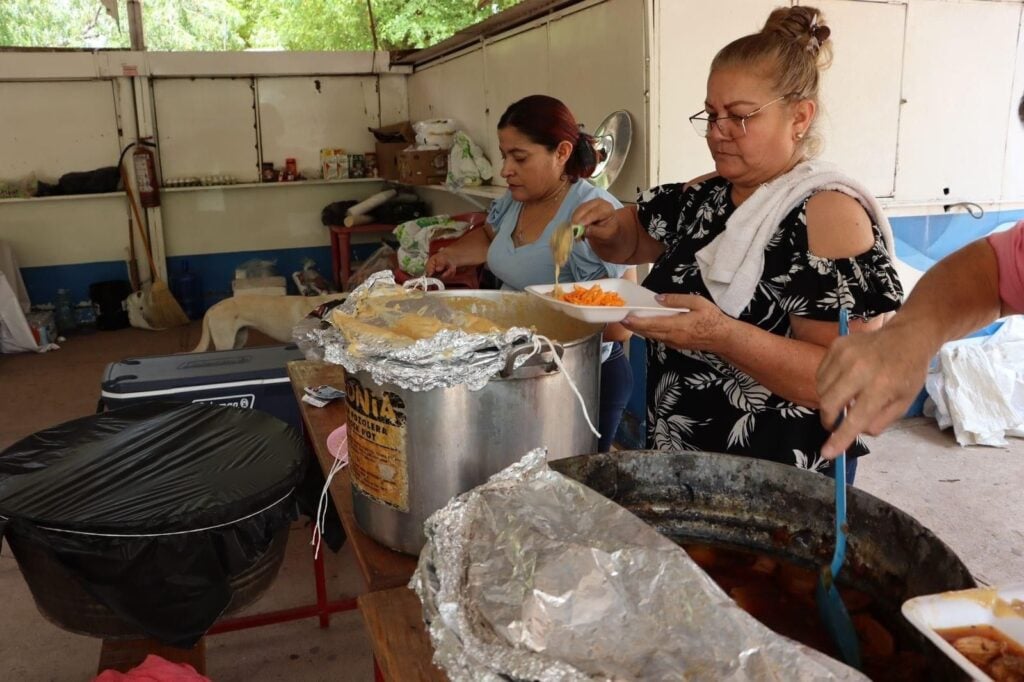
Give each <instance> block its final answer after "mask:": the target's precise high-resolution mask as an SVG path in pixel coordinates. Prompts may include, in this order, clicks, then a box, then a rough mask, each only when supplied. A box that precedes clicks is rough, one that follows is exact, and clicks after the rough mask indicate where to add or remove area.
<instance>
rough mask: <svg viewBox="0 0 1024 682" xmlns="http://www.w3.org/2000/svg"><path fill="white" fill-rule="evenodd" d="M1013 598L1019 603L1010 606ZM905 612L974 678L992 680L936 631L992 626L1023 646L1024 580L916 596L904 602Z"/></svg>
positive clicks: (911, 620) (906, 615)
mask: <svg viewBox="0 0 1024 682" xmlns="http://www.w3.org/2000/svg"><path fill="white" fill-rule="evenodd" d="M1014 600H1017V601H1018V602H1020V603H1019V604H1018V605H1016V606H1015V607H1011V606H1010V605H1011V604H1013V602H1014ZM903 615H904V616H905V617H906V619H907V620H909V621H910V622H911V623H913V625H914V627H916V628H917V629H918V630H920V631H921V632H922V633H924V635H925V636H926V637H927V638H928V639H930V640H931V641H932V642H933V643H934V644H935V646H937V647H938V648H939V649H940V650H942V652H943V653H944V654H946V655H947V656H949V657H950V658H951V659H953V660H954V661H956V663H957V665H959V666H960V667H961V668H963V669H964V670H965V671H967V673H968V674H969V675H970V676H971V678H972V679H975V680H988V681H991V679H992V678H991V677H989V676H988V675H986V674H985V673H983V672H982V671H981V669H980V668H978V667H977V666H976V665H974V664H973V663H971V662H970V661H969V660H967V658H966V657H965V656H963V654H961V653H960V652H958V651H957V650H956V649H954V648H953V645H952V644H950V643H949V642H947V641H946V640H944V639H943V638H942V637H941V636H940V635H939V634H938V633H937V632H936V630H945V629H947V628H962V627H968V626H970V625H990V626H992V627H994V628H996V629H997V630H999V631H1000V632H1002V633H1003V634H1004V635H1006V636H1007V637H1009V638H1010V639H1012V640H1014V641H1015V642H1016V643H1017V644H1019V645H1020V646H1022V647H1024V583H1016V584H1013V585H1007V586H1006V587H980V588H976V589H973V590H960V591H958V592H942V593H940V594H929V595H925V596H922V597H914V598H913V599H908V600H907V601H906V602H904V603H903Z"/></svg>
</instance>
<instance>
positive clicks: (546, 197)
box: [426, 95, 636, 452]
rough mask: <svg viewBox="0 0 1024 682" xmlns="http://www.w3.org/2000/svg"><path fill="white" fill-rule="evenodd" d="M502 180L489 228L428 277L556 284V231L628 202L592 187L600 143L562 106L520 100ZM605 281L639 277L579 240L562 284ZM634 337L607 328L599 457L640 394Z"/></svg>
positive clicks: (509, 128)
mask: <svg viewBox="0 0 1024 682" xmlns="http://www.w3.org/2000/svg"><path fill="white" fill-rule="evenodd" d="M498 142H499V147H500V149H501V158H502V167H501V177H502V178H504V180H505V182H506V183H507V184H508V192H506V193H505V195H504V196H503V197H501V198H500V199H498V200H497V201H495V202H494V203H493V204H492V206H491V209H490V211H489V213H488V215H487V223H486V224H485V225H484V226H483V227H482V228H481V229H478V230H473V231H472V232H470V233H468V234H467V235H466V236H465V237H463V238H462V239H460V240H459V241H457V242H456V243H454V244H452V245H451V246H449V247H448V248H446V249H442V250H441V251H440V252H439V253H437V254H435V255H433V256H431V257H430V258H429V259H428V260H427V265H426V272H427V274H428V275H433V274H436V273H441V274H442V275H443V276H447V275H451V274H454V272H455V269H456V268H459V267H464V266H472V265H481V264H483V263H487V266H488V268H490V270H491V272H493V273H494V274H495V276H496V277H497V278H498V279H499V280H501V283H502V287H503V288H506V289H515V290H521V289H524V288H525V287H527V286H529V285H531V284H550V283H551V281H552V280H553V279H554V274H555V263H554V260H553V258H552V255H551V247H550V246H549V241H550V238H551V233H552V232H553V231H554V229H555V227H556V226H557V225H558V224H559V223H562V222H565V221H567V220H569V218H570V216H572V213H573V211H574V210H576V207H577V206H579V205H580V204H581V203H583V202H585V201H589V200H591V199H604V200H605V201H608V202H609V203H611V204H613V205H615V206H621V205H622V204H621V203H620V202H619V201H618V199H616V198H615V197H614V196H612V195H611V194H610V193H608V192H607V191H605V190H603V189H600V188H598V187H595V186H594V185H592V184H590V183H589V182H588V181H587V180H586V178H588V177H590V176H591V175H592V174H593V172H594V168H595V166H596V165H597V155H596V152H595V149H594V138H593V137H591V136H590V135H587V134H586V133H583V132H580V129H579V125H578V124H577V123H576V118H575V117H574V116H573V115H572V112H570V111H569V109H568V107H566V106H565V104H563V103H562V102H561V101H559V100H557V99H555V98H554V97H548V96H546V95H531V96H529V97H526V98H524V99H521V100H519V101H518V102H515V103H514V104H512V105H511V106H509V108H508V109H506V110H505V113H504V114H502V116H501V119H499V121H498ZM605 277H626V278H627V279H631V280H633V281H635V280H636V273H635V271H634V270H632V269H627V268H626V267H624V266H621V265H614V264H612V263H606V262H604V261H603V260H601V259H600V258H598V257H597V255H596V254H595V253H594V252H593V250H591V248H590V246H589V245H588V244H587V243H586V242H577V243H576V244H575V245H574V246H573V250H572V253H571V254H570V256H569V262H568V263H567V264H566V266H565V267H564V268H563V269H562V271H561V274H560V276H559V280H560V281H562V282H582V281H590V280H595V279H603V278H605ZM629 335H630V334H629V332H628V331H627V330H626V329H625V328H624V327H622V326H621V325H618V324H611V325H608V327H607V328H606V329H605V332H604V341H605V343H604V344H603V346H602V353H601V358H602V363H601V407H600V423H599V426H598V430H599V431H600V432H601V440H600V443H599V451H601V452H606V451H607V450H609V449H610V448H611V444H612V439H613V438H614V436H615V431H616V430H617V429H618V426H619V421H620V420H621V419H622V412H623V410H624V409H625V407H626V402H627V401H628V400H629V395H630V393H631V392H632V389H633V373H632V371H631V370H630V367H629V360H628V359H627V358H626V355H625V353H624V352H623V350H622V343H623V342H624V341H626V340H628V339H629Z"/></svg>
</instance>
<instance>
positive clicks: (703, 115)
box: [690, 93, 793, 139]
mask: <svg viewBox="0 0 1024 682" xmlns="http://www.w3.org/2000/svg"><path fill="white" fill-rule="evenodd" d="M792 96H793V93H790V94H788V95H783V96H782V97H776V98H775V99H773V100H772V101H771V102H768V103H767V104H762V105H761V106H759V107H758V108H757V109H754V110H753V111H751V112H750V113H749V114H746V115H744V116H715V115H713V114H709V113H708V112H706V111H698V112H697V113H696V114H694V115H693V116H691V117H690V123H692V124H693V129H694V130H696V131H697V134H698V135H700V136H701V137H707V136H708V135H710V134H711V125H712V124H714V125H715V126H716V127H717V128H718V132H720V133H722V134H723V135H725V136H726V137H728V138H729V139H736V138H738V137H743V136H744V135H746V134H747V119H749V118H751V117H753V116H757V115H758V114H760V113H761V112H762V111H764V110H765V109H767V108H768V107H770V106H771V105H773V104H775V103H776V102H781V101H782V100H784V99H786V98H787V97H792Z"/></svg>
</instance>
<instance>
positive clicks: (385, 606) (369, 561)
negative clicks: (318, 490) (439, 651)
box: [288, 360, 447, 682]
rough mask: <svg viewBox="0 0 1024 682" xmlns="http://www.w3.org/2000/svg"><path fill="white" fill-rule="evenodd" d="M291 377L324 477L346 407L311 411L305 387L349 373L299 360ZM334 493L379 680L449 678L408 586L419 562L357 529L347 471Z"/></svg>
mask: <svg viewBox="0 0 1024 682" xmlns="http://www.w3.org/2000/svg"><path fill="white" fill-rule="evenodd" d="M288 376H289V378H290V379H291V382H292V390H293V391H294V393H295V399H296V400H297V401H298V402H299V411H300V412H301V414H302V423H303V426H304V427H305V429H306V435H307V437H308V438H309V441H310V443H311V444H312V446H313V451H314V452H315V453H316V458H317V460H318V461H319V462H320V467H321V468H322V469H323V470H324V473H325V475H326V473H327V472H328V471H329V470H330V468H331V464H332V463H333V462H334V456H333V455H332V454H331V453H330V451H328V449H327V436H328V435H330V433H331V432H332V431H334V430H335V429H336V428H338V427H339V426H341V425H342V424H344V423H345V416H346V408H345V403H344V402H343V401H337V400H336V401H334V402H332V403H330V404H329V405H327V406H326V407H313V406H312V405H310V404H308V403H304V402H302V394H303V388H304V387H306V386H319V385H320V384H329V385H331V386H334V387H336V388H341V389H343V388H344V386H345V370H344V369H343V368H342V367H340V366H338V365H330V364H326V363H321V362H310V361H305V360H301V361H296V362H289V363H288ZM330 493H331V499H333V500H334V505H335V507H337V509H338V515H339V516H340V517H341V525H342V526H343V527H344V528H345V534H346V535H347V536H348V541H349V542H350V543H351V544H352V550H353V553H354V554H355V556H356V563H358V565H359V570H360V572H361V573H362V575H363V579H364V580H365V581H366V589H367V594H364V595H362V596H360V597H359V598H358V600H357V601H358V603H359V608H360V611H361V613H362V614H363V619H364V620H365V621H366V627H367V630H368V631H369V633H370V639H371V643H372V645H373V653H374V660H375V662H376V663H377V664H378V666H379V667H378V668H377V671H376V672H377V676H378V677H377V679H381V680H402V681H403V682H404V681H405V680H423V681H425V682H433V681H434V680H446V679H447V677H446V676H445V675H444V673H442V672H441V671H440V670H439V669H437V668H435V667H434V665H433V664H432V663H431V659H432V658H433V651H434V649H433V647H432V646H431V643H430V638H429V637H428V636H427V632H426V629H425V628H424V626H423V616H422V607H421V606H420V602H419V599H417V598H416V595H415V593H413V591H412V590H410V589H408V588H407V587H406V585H408V583H409V579H410V578H411V577H412V573H413V571H414V570H415V569H416V558H415V557H412V556H409V555H408V554H401V553H399V552H395V551H393V550H390V549H388V548H387V547H384V546H383V545H381V544H379V543H378V542H376V541H375V540H372V539H371V538H369V537H368V536H367V535H366V534H365V533H363V531H361V530H360V529H359V526H358V525H357V524H356V518H355V514H354V513H353V511H352V481H351V478H350V477H349V473H348V469H342V470H341V472H340V473H339V474H336V475H335V477H334V480H333V481H332V483H331V489H330Z"/></svg>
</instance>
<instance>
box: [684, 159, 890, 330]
mask: <svg viewBox="0 0 1024 682" xmlns="http://www.w3.org/2000/svg"><path fill="white" fill-rule="evenodd" d="M818 190H835V191H838V192H842V193H843V194H847V195H849V196H851V197H853V198H854V199H856V200H857V201H858V202H860V205H861V206H863V207H864V210H866V211H867V212H868V216H869V217H870V218H871V219H872V221H873V222H874V223H875V224H876V225H878V229H879V230H880V231H881V232H882V239H883V241H884V242H885V248H886V250H887V251H888V252H889V256H890V257H891V258H895V256H896V247H895V243H894V241H893V236H892V227H891V226H890V225H889V219H888V218H886V216H885V212H884V211H883V210H882V207H881V205H880V204H879V203H878V201H876V200H875V197H874V196H873V195H872V194H871V192H870V191H869V190H868V189H867V188H866V187H864V186H863V185H861V184H860V183H859V182H857V181H856V180H854V179H853V178H851V177H849V176H848V175H846V174H845V173H843V172H842V171H840V170H839V168H838V167H836V166H834V165H832V164H830V163H827V162H824V161H805V162H803V163H800V164H797V165H796V166H795V167H794V168H793V169H792V170H790V171H789V172H788V173H786V174H785V175H780V176H779V177H777V178H775V179H774V180H772V181H771V182H769V183H766V184H764V185H761V186H760V187H759V188H757V191H755V192H754V193H753V194H752V195H750V197H749V198H748V199H747V200H746V201H744V202H743V203H742V204H740V205H739V206H738V207H737V208H736V210H735V211H734V212H733V214H732V215H731V216H729V220H728V221H727V222H726V224H725V230H723V231H722V233H721V234H719V235H718V236H717V237H715V238H714V239H713V240H712V241H711V243H710V244H708V245H707V246H705V247H704V248H703V249H701V250H700V251H698V252H697V265H698V266H700V274H701V278H702V279H703V280H704V284H705V286H707V288H708V291H709V292H710V293H711V298H712V299H713V300H714V302H715V303H716V304H717V305H718V307H719V308H721V309H722V311H723V312H725V313H726V314H727V315H731V316H732V317H739V315H740V313H742V312H743V310H744V309H745V308H746V307H747V305H748V304H749V303H750V299H751V298H753V296H754V292H755V291H756V290H757V285H758V282H760V280H761V275H762V274H763V273H764V250H765V247H766V246H767V245H768V241H769V240H770V239H771V238H772V236H774V234H775V232H776V231H777V230H778V229H779V223H781V222H782V219H783V218H785V217H786V214H787V213H789V212H790V211H792V210H793V209H794V208H796V207H797V206H799V205H800V203H801V202H802V201H803V200H804V199H806V198H807V196H808V195H810V194H811V193H812V192H815V191H818Z"/></svg>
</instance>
